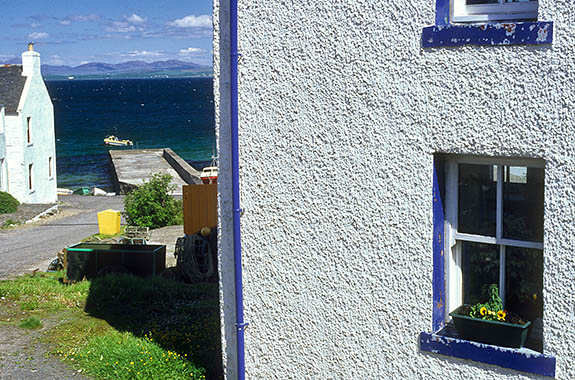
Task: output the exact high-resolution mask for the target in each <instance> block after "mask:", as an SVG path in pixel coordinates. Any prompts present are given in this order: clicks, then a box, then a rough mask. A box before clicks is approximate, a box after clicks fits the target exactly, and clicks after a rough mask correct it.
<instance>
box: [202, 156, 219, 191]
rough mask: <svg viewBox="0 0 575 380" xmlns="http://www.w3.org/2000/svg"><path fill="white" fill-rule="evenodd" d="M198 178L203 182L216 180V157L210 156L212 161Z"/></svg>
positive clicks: (214, 181)
mask: <svg viewBox="0 0 575 380" xmlns="http://www.w3.org/2000/svg"><path fill="white" fill-rule="evenodd" d="M200 179H201V180H202V182H203V183H204V184H206V185H207V184H210V183H217V182H218V167H217V166H216V158H215V157H214V156H212V163H211V164H210V166H206V167H205V168H204V169H203V170H202V172H201V173H200Z"/></svg>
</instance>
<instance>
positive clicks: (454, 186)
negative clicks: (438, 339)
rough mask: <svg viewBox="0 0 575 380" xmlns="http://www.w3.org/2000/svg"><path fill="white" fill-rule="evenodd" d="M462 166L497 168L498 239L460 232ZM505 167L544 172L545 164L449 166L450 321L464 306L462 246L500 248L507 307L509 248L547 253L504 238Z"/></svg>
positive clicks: (466, 159) (500, 161)
mask: <svg viewBox="0 0 575 380" xmlns="http://www.w3.org/2000/svg"><path fill="white" fill-rule="evenodd" d="M459 164H474V165H496V166H497V201H496V213H497V214H496V236H495V237H493V236H482V235H476V234H469V233H461V232H458V207H459V199H458V197H459V195H458V194H459V188H458V186H459ZM504 166H525V167H531V168H544V167H545V162H542V161H539V160H537V161H536V160H530V159H515V158H495V159H493V158H488V157H472V156H460V157H457V158H451V159H448V160H447V162H446V171H447V173H446V221H445V234H446V236H445V252H448V253H449V254H447V255H445V261H446V262H445V268H446V272H447V273H446V276H445V277H446V285H447V289H448V292H447V293H448V294H447V297H446V301H447V302H446V307H447V313H446V319H448V318H449V316H448V314H449V313H450V312H451V311H453V310H454V309H455V308H457V307H458V306H460V305H461V303H462V301H463V291H462V289H463V275H462V255H461V248H462V244H460V243H458V242H463V241H469V242H476V243H484V244H492V245H499V250H500V251H499V252H500V254H499V288H500V294H501V295H502V300H503V302H504V303H505V247H506V246H509V247H520V248H534V249H539V250H541V251H543V243H540V242H532V241H523V240H515V239H506V238H503V183H504V178H503V176H504V170H502V169H503V167H504Z"/></svg>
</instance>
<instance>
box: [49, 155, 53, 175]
mask: <svg viewBox="0 0 575 380" xmlns="http://www.w3.org/2000/svg"><path fill="white" fill-rule="evenodd" d="M48 178H52V157H51V156H50V157H48Z"/></svg>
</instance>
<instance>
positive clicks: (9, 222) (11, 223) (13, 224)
mask: <svg viewBox="0 0 575 380" xmlns="http://www.w3.org/2000/svg"><path fill="white" fill-rule="evenodd" d="M20 224H22V223H20V222H18V221H16V220H13V219H6V220H5V221H4V223H2V226H0V228H3V229H7V228H12V227H16V226H18V225H20Z"/></svg>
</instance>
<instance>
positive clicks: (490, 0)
mask: <svg viewBox="0 0 575 380" xmlns="http://www.w3.org/2000/svg"><path fill="white" fill-rule="evenodd" d="M497 3H499V0H466V1H465V4H467V5H475V4H497Z"/></svg>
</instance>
